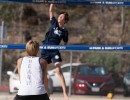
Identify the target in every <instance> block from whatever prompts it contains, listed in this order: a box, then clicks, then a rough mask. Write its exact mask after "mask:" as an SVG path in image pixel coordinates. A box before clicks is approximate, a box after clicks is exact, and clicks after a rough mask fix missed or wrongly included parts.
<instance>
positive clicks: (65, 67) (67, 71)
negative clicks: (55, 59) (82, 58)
mask: <svg viewBox="0 0 130 100" xmlns="http://www.w3.org/2000/svg"><path fill="white" fill-rule="evenodd" d="M80 64H81V63H72V64H71V63H67V64H64V65H62V66H61V70H62V73H63V76H64V78H65V82H66V86H67V87H69V84H70V66H71V65H72V72H74V70H75V69H76V67H77V66H78V65H80ZM48 74H49V76H50V77H51V79H52V83H53V88H54V89H59V88H61V83H60V82H59V78H58V75H57V73H56V70H55V68H54V69H52V70H49V71H48Z"/></svg>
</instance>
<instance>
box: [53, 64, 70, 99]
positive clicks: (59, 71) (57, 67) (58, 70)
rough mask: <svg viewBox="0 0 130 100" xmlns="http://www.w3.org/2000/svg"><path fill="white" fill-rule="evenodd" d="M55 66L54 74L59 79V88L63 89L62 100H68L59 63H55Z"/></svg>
mask: <svg viewBox="0 0 130 100" xmlns="http://www.w3.org/2000/svg"><path fill="white" fill-rule="evenodd" d="M55 66H56V73H57V75H58V77H59V79H60V82H61V86H62V89H63V95H64V100H69V98H68V95H67V91H66V84H65V79H64V76H63V74H62V71H61V68H60V63H55Z"/></svg>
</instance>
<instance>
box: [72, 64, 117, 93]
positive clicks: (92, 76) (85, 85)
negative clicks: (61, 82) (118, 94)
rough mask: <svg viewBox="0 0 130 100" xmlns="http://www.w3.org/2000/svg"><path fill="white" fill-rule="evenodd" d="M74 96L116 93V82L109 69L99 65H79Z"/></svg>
mask: <svg viewBox="0 0 130 100" xmlns="http://www.w3.org/2000/svg"><path fill="white" fill-rule="evenodd" d="M73 78H74V81H73V83H72V84H73V87H72V91H73V93H74V94H87V93H105V94H107V93H109V92H114V88H115V82H114V79H113V78H112V75H111V74H109V73H108V71H107V69H106V68H104V67H102V66H97V65H86V64H85V65H79V66H78V67H77V68H76V71H75V74H74V75H73Z"/></svg>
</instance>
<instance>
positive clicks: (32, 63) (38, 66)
mask: <svg viewBox="0 0 130 100" xmlns="http://www.w3.org/2000/svg"><path fill="white" fill-rule="evenodd" d="M38 51H39V43H38V42H37V41H33V40H30V41H29V42H27V44H26V52H27V54H28V56H25V57H23V58H19V59H18V61H17V67H18V75H19V80H20V88H19V90H18V94H17V95H16V96H15V98H14V100H50V99H49V96H48V95H47V93H48V80H47V63H46V61H45V60H44V59H42V58H39V57H37V56H36V55H37V53H38Z"/></svg>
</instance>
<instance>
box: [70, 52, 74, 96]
mask: <svg viewBox="0 0 130 100" xmlns="http://www.w3.org/2000/svg"><path fill="white" fill-rule="evenodd" d="M72 56H73V54H72V51H70V84H69V96H71V84H72V83H71V76H72Z"/></svg>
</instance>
